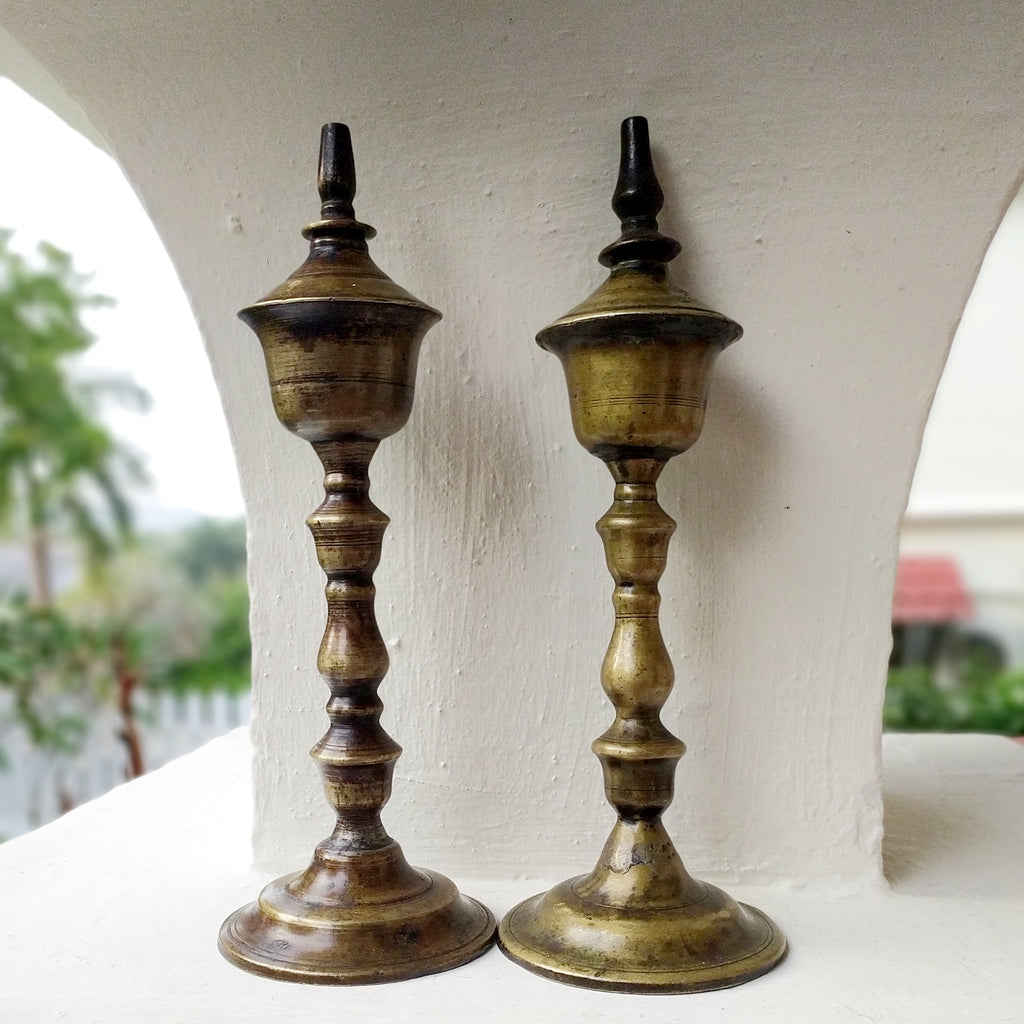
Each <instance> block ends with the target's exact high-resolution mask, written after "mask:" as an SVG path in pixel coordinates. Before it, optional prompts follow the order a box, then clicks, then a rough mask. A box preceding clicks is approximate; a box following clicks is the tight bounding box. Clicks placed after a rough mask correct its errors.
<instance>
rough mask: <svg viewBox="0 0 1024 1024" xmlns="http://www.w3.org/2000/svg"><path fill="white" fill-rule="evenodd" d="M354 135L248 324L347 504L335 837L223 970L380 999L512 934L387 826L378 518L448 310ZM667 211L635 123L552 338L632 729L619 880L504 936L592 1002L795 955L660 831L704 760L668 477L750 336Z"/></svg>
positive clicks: (332, 703)
mask: <svg viewBox="0 0 1024 1024" xmlns="http://www.w3.org/2000/svg"><path fill="white" fill-rule="evenodd" d="M355 185H356V179H355V167H354V162H353V157H352V145H351V140H350V136H349V131H348V129H347V128H346V127H345V125H341V124H328V125H325V126H324V128H323V132H322V136H321V148H320V167H319V189H320V197H321V200H322V203H323V207H322V211H321V215H320V219H319V220H318V221H316V222H314V223H313V224H310V225H309V226H308V227H307V228H306V229H305V230H304V231H303V234H304V235H305V237H306V238H308V239H309V242H310V252H309V257H308V258H307V260H306V261H305V263H303V264H302V266H301V267H299V269H298V270H297V271H296V272H295V273H294V274H293V275H292V276H291V277H290V278H288V280H287V281H285V283H284V284H282V285H281V286H280V287H278V288H276V289H275V290H274V291H272V292H271V293H270V294H269V295H268V296H267V297H266V298H264V299H261V300H260V301H259V302H257V303H255V304H254V305H252V306H249V307H247V308H246V309H243V310H242V311H241V313H240V314H239V315H240V316H241V318H242V319H243V320H244V321H245V323H247V324H248V325H249V326H250V327H251V328H252V329H253V330H254V331H255V332H256V334H257V335H258V337H259V340H260V343H261V345H262V347H263V352H264V356H265V357H266V364H267V373H268V375H269V378H270V388H271V394H272V396H273V402H274V410H275V412H276V413H277V416H278V418H279V419H280V420H281V422H282V423H283V424H284V425H285V426H286V427H287V428H288V429H289V430H292V431H294V432H295V433H296V434H298V435H299V436H300V437H302V438H304V439H305V440H306V441H308V442H309V443H310V444H311V445H312V446H313V448H314V450H315V451H316V453H317V455H318V456H319V458H320V461H321V462H322V463H323V467H324V473H325V477H324V490H325V492H326V496H325V498H324V501H323V503H322V504H321V505H320V507H319V508H318V509H317V510H316V511H315V512H313V513H312V515H311V516H310V517H309V519H308V520H307V523H308V525H309V528H310V530H311V532H312V534H313V538H314V540H315V542H316V550H317V555H318V557H319V560H320V565H321V566H322V568H323V570H324V572H325V573H326V575H327V588H326V592H327V630H326V633H325V635H324V638H323V642H322V644H321V646H320V651H319V657H318V667H319V670H320V673H321V675H322V676H323V678H324V680H325V681H326V683H327V685H328V686H329V688H330V699H329V700H328V702H327V715H328V718H329V720H330V725H329V727H328V730H327V733H326V734H325V735H324V737H323V738H322V739H321V740H320V741H319V742H318V743H317V744H316V746H314V748H313V750H312V756H313V757H314V758H315V759H316V761H317V763H318V765H319V768H320V772H321V775H322V776H323V781H324V787H325V790H326V794H327V799H328V801H329V803H330V804H331V806H332V808H333V809H334V812H335V815H336V819H337V821H336V824H335V827H334V831H333V832H332V834H331V835H330V836H329V837H328V838H327V839H325V840H323V842H321V843H320V844H319V845H318V846H317V847H316V850H315V852H314V854H313V859H312V862H311V863H310V865H309V867H307V868H306V869H305V871H301V872H298V873H296V874H293V875H288V876H286V877H284V878H281V879H278V880H277V881H275V882H272V883H271V884H270V885H268V886H267V887H266V888H265V889H264V890H263V892H262V893H261V894H260V896H259V899H258V900H257V901H256V902H255V903H252V904H250V905H249V906H246V907H243V908H242V909H240V910H238V911H236V912H235V913H234V914H232V915H231V916H230V917H229V918H228V919H227V921H225V922H224V925H223V926H222V928H221V932H220V942H219V945H220V949H221V952H222V953H223V954H224V955H225V956H226V957H227V958H228V959H229V960H230V961H232V962H233V963H235V964H237V965H238V966H240V967H242V968H245V969H246V970H249V971H253V972H255V973H257V974H262V975H266V976H269V977H273V978H281V979H290V980H293V981H304V982H317V983H325V984H359V983H367V982H381V981H395V980H400V979H405V978H413V977H417V976H420V975H425V974H432V973H435V972H438V971H444V970H448V969H450V968H453V967H457V966H459V965H460V964H463V963H466V962H468V961H470V960H472V959H474V958H475V957H477V956H479V955H480V954H482V953H483V952H485V951H486V950H487V949H488V948H489V947H490V945H491V944H492V943H493V942H494V940H495V930H496V929H495V921H494V917H493V916H492V915H491V913H490V911H489V910H487V908H486V907H484V906H482V905H481V904H480V903H478V902H477V901H476V900H473V899H471V898H469V897H467V896H463V895H461V894H460V893H459V891H458V889H456V887H455V885H454V884H453V883H452V882H451V881H449V880H448V879H447V878H445V877H444V876H443V875H440V874H437V873H435V872H433V871H425V870H421V869H418V868H414V867H411V866H410V865H409V864H408V862H407V861H406V860H405V858H404V856H403V855H402V850H401V847H400V846H399V845H398V844H397V843H396V842H395V841H394V840H393V839H392V838H391V837H390V836H389V835H388V834H387V832H386V831H385V830H384V827H383V825H382V824H381V820H380V812H381V809H382V808H383V806H384V804H385V803H386V801H387V800H388V797H389V796H390V793H391V780H392V775H393V772H394V767H395V761H396V760H397V759H398V756H399V754H400V753H401V748H400V747H399V746H398V744H397V743H395V742H394V740H392V739H391V737H390V736H388V735H387V733H386V732H385V731H384V730H383V729H382V728H381V725H380V714H381V710H382V704H381V702H380V699H379V698H378V696H377V688H378V686H379V685H380V682H381V680H382V679H383V678H384V675H385V673H386V671H387V667H388V655H387V650H386V648H385V646H384V642H383V640H382V638H381V635H380V632H379V630H378V628H377V623H376V619H375V617H374V610H373V601H374V586H373V572H374V569H375V568H376V567H377V564H378V562H379V560H380V550H381V540H382V538H383V535H384V530H385V529H386V527H387V525H388V517H387V516H386V515H384V513H383V512H381V511H380V510H379V509H378V508H377V507H376V506H375V505H374V504H373V502H372V501H371V500H370V497H369V477H368V470H369V464H370V460H371V459H372V458H373V454H374V452H375V451H376V449H377V446H378V444H379V443H380V442H381V441H382V440H383V439H384V438H385V437H388V436H389V435H391V434H394V433H395V432H396V431H398V430H400V429H401V428H402V426H404V424H405V422H406V420H407V419H408V417H409V413H410V410H411V407H412V400H413V388H414V383H415V376H416V361H417V355H418V351H419V346H420V342H421V341H422V339H423V336H424V335H425V334H426V332H427V330H428V329H429V328H430V327H431V326H432V325H433V324H435V323H436V322H437V321H438V320H439V319H440V314H439V313H438V312H437V311H436V310H434V309H431V307H430V306H427V305H425V304H424V303H422V302H420V301H419V300H418V299H415V298H413V296H411V295H410V294H409V293H408V292H406V291H404V290H403V289H402V288H400V287H399V286H398V285H396V284H395V283H394V282H393V281H391V280H390V278H388V277H387V276H386V275H385V274H384V273H382V272H381V271H380V270H379V269H378V268H377V266H376V265H375V264H374V263H373V261H372V260H371V259H370V256H369V253H368V249H367V244H366V243H367V239H369V238H372V237H373V236H374V234H375V232H374V229H373V228H371V227H370V226H369V225H366V224H361V223H360V222H359V221H357V220H356V219H355V214H354V212H353V209H352V199H353V197H354V195H355V190H356V188H355ZM663 202H664V196H663V194H662V191H661V188H660V186H659V184H658V180H657V178H656V176H655V173H654V167H653V162H652V159H651V151H650V141H649V138H648V129H647V122H646V120H645V119H644V118H642V117H631V118H628V119H627V120H626V121H624V122H623V124H622V159H621V164H620V171H619V179H618V183H617V185H616V188H615V193H614V197H613V199H612V208H613V209H614V211H615V213H616V214H617V215H618V217H619V218H620V220H621V222H622V233H621V235H620V237H619V238H618V239H617V240H616V241H614V242H612V244H611V245H609V246H608V247H607V248H605V249H604V250H603V252H602V253H601V255H600V257H599V258H600V262H601V263H602V264H603V265H604V266H606V267H608V268H609V269H610V271H611V273H610V275H609V277H608V280H607V281H605V283H604V284H602V285H601V286H600V287H599V288H598V289H597V291H595V292H594V294H593V295H591V296H590V298H588V299H586V300H585V301H584V302H582V303H581V304H580V305H579V306H577V307H576V308H575V309H573V310H571V311H570V312H569V313H567V314H566V315H565V316H563V317H562V318H560V319H559V320H556V321H555V322H554V323H553V324H551V325H550V326H549V327H546V328H544V330H542V331H541V332H540V334H538V336H537V341H538V342H539V344H540V345H541V347H542V348H545V349H547V350H548V351H549V352H553V353H555V355H557V356H558V357H559V359H560V360H561V361H562V367H563V369H564V371H565V377H566V382H567V384H568V388H569V403H570V406H571V410H572V422H573V427H574V429H575V432H576V437H577V439H578V440H579V442H580V443H581V444H582V445H583V447H584V448H586V449H587V450H588V451H589V452H591V453H592V454H594V455H596V456H597V457H598V458H600V459H602V460H603V461H604V462H605V463H606V464H607V465H608V468H609V470H610V471H611V474H612V477H613V478H614V481H615V496H614V500H613V502H612V506H611V508H610V509H609V510H608V512H606V513H605V515H603V516H602V517H601V519H600V520H599V521H598V523H597V529H598V532H599V533H600V535H601V538H602V540H603V541H604V546H605V555H606V559H607V563H608V569H609V571H610V572H611V575H612V577H613V578H614V580H615V591H614V594H613V597H612V601H613V604H614V608H615V627H614V632H613V634H612V640H611V644H610V646H609V648H608V652H607V654H606V655H605V659H604V665H603V668H602V672H601V681H602V684H603V686H604V689H605V692H606V693H607V695H608V697H609V698H610V700H611V702H612V704H613V706H614V708H615V720H614V722H613V723H612V724H611V726H610V727H609V728H608V730H607V731H606V732H605V733H604V734H603V735H602V736H600V737H599V738H598V739H597V740H596V741H595V742H594V744H593V750H594V753H595V754H596V755H597V756H598V758H599V759H600V761H601V767H602V769H603V771H604V783H605V794H606V796H607V798H608V801H609V803H611V805H612V806H613V807H614V808H615V812H616V815H617V820H616V822H615V825H614V827H613V829H612V832H611V835H610V836H609V838H608V841H607V843H606V844H605V847H604V850H603V851H602V853H601V856H600V858H599V860H598V863H597V866H596V867H595V868H594V870H593V871H592V872H591V873H590V874H589V875H582V876H580V877H578V878H572V879H569V880H568V881H565V882H562V883H561V884H560V885H557V886H555V888H553V889H552V890H551V891H550V892H546V893H542V894H540V895H538V896H534V897H533V898H532V899H528V900H526V901H524V902H523V903H520V904H519V905H518V906H517V907H515V908H514V909H513V910H512V911H511V912H510V913H509V914H508V915H507V916H506V917H505V918H504V920H503V921H502V922H501V924H500V926H499V927H498V928H497V941H498V944H499V946H500V947H501V949H502V951H503V952H504V953H505V954H506V955H507V956H508V957H510V958H511V959H512V960H514V961H516V962H517V963H519V964H521V965H522V966H524V967H526V968H528V969H529V970H532V971H535V972H536V973H538V974H542V975H545V976H547V977H549V978H554V979H557V980H559V981H564V982H569V983H571V984H576V985H583V986H587V987H590V988H602V989H612V990H618V991H626V992H686V991H699V990H706V989H715V988H725V987H728V986H731V985H737V984H740V983H742V982H744V981H748V980H750V979H752V978H755V977H757V976H758V975H761V974H764V973H765V972H766V971H768V970H770V969H771V968H772V967H774V966H775V965H776V964H777V963H778V962H779V961H780V960H781V959H782V957H783V956H784V955H785V952H786V940H785V938H784V937H783V936H782V934H781V932H780V931H779V930H778V929H777V928H776V927H775V926H774V925H773V924H772V922H771V921H770V920H769V919H768V918H767V917H766V916H765V915H764V914H763V913H761V912H760V911H759V910H756V909H754V908H753V907H748V906H745V905H743V904H740V903H737V902H735V901H734V900H733V899H731V898H730V897H729V896H728V895H726V894H725V893H724V892H722V891H721V890H719V889H716V888H715V887H714V886H711V885H708V884H707V883H705V882H699V881H696V880H695V879H693V878H692V877H691V876H690V875H689V874H688V873H687V871H686V869H685V868H684V867H683V863H682V861H681V860H680V858H679V855H678V853H677V852H676V850H675V847H674V846H673V844H672V840H671V839H670V838H669V836H668V833H667V832H666V831H665V828H664V826H663V824H662V821H661V817H662V814H663V813H664V811H665V809H666V808H667V807H668V805H669V803H670V802H671V800H672V795H673V779H674V775H675V768H676V763H677V762H678V760H679V758H680V757H681V756H682V754H683V751H684V749H685V748H684V746H683V744H682V743H681V742H680V741H679V740H678V739H676V737H675V736H673V735H672V734H671V733H670V732H669V731H668V730H667V729H666V728H665V726H664V725H663V724H662V722H661V719H660V717H659V712H660V710H661V708H662V706H663V705H664V703H665V701H666V699H667V698H668V695H669V692H670V690H671V688H672V680H673V671H672V663H671V661H670V660H669V656H668V652H667V650H666V649H665V644H664V642H663V640H662V637H661V631H660V628H659V625H658V606H659V603H660V598H659V595H658V580H659V579H660V577H661V575H662V572H663V571H664V568H665V561H666V556H667V553H668V544H669V538H670V537H671V535H672V532H673V530H674V529H675V523H674V522H673V520H672V519H671V518H670V517H669V516H668V515H667V514H666V513H665V512H664V510H663V509H662V508H661V506H660V505H659V504H658V500H657V491H656V484H657V480H658V476H659V474H660V473H661V470H662V469H663V468H664V466H665V463H666V462H667V461H668V460H669V459H670V458H672V456H674V455H678V454H679V453H680V452H683V451H685V450H686V449H687V448H689V447H690V445H692V444H693V443H694V441H696V440H697V438H698V436H699V435H700V432H701V427H702V425H703V421H704V409H705V405H706V400H707V390H708V380H709V375H710V370H711V365H712V363H713V362H714V360H715V357H716V356H717V354H718V353H719V352H720V351H721V350H722V349H723V348H724V347H725V346H726V345H728V344H729V343H730V342H732V341H735V340H736V339H737V338H738V337H739V336H740V334H741V328H740V326H739V325H738V324H736V323H734V322H733V321H732V320H730V319H729V318H728V317H725V316H723V315H722V314H720V313H715V312H713V311H712V310H710V309H707V308H705V307H703V306H701V305H699V304H697V303H695V302H694V301H693V300H692V299H691V298H690V297H689V296H688V295H686V294H685V293H684V292H681V291H679V290H677V289H675V288H674V287H673V286H672V285H671V284H670V283H669V280H668V276H667V264H668V263H669V262H670V261H671V260H672V259H674V258H675V257H676V256H677V255H678V254H679V251H680V246H679V243H678V242H676V241H675V240H674V239H672V238H668V237H666V236H665V235H663V234H661V232H660V231H659V230H658V221H657V214H658V212H659V211H660V210H661V207H662V204H663Z"/></svg>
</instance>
